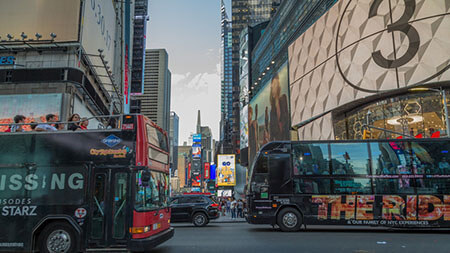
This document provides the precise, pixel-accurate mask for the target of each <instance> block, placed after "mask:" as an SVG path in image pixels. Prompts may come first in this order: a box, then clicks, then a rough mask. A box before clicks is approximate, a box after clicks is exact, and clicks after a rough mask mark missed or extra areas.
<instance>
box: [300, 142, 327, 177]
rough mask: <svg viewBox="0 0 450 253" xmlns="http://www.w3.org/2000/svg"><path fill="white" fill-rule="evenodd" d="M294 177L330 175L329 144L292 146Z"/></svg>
mask: <svg viewBox="0 0 450 253" xmlns="http://www.w3.org/2000/svg"><path fill="white" fill-rule="evenodd" d="M292 159H293V164H294V166H293V169H294V175H329V174H330V170H329V156H328V144H300V143H293V144H292Z"/></svg>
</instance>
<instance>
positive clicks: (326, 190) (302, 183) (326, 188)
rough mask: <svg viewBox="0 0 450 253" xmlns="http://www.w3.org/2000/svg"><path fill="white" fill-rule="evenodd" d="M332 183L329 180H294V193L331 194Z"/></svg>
mask: <svg viewBox="0 0 450 253" xmlns="http://www.w3.org/2000/svg"><path fill="white" fill-rule="evenodd" d="M330 182H331V180H330V179H329V178H312V177H311V178H294V193H296V194H330V193H331V190H330V189H331V183H330Z"/></svg>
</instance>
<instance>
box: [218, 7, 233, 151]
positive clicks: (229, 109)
mask: <svg viewBox="0 0 450 253" xmlns="http://www.w3.org/2000/svg"><path fill="white" fill-rule="evenodd" d="M221 16H222V22H221V25H222V29H221V61H222V69H221V118H220V141H221V143H222V144H224V145H223V146H222V152H231V146H230V144H231V136H232V135H231V132H232V131H231V127H232V125H233V124H232V116H233V115H232V113H233V104H232V103H233V96H232V95H233V94H232V84H233V83H232V65H231V63H232V58H231V57H232V30H231V21H230V20H229V18H228V15H227V12H226V9H225V4H224V2H223V0H221ZM224 146H225V147H224Z"/></svg>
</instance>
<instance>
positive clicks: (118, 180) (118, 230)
mask: <svg viewBox="0 0 450 253" xmlns="http://www.w3.org/2000/svg"><path fill="white" fill-rule="evenodd" d="M127 181H128V179H127V173H116V174H115V180H114V202H113V203H114V205H113V223H114V227H113V237H114V238H115V239H123V238H125V231H126V218H127V217H126V212H125V211H126V203H127Z"/></svg>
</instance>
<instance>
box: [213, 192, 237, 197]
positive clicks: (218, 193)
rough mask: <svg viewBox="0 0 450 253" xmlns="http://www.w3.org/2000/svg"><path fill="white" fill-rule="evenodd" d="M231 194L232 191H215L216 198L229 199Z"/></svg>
mask: <svg viewBox="0 0 450 253" xmlns="http://www.w3.org/2000/svg"><path fill="white" fill-rule="evenodd" d="M232 193H233V191H232V190H217V197H231V196H232V195H233V194H232Z"/></svg>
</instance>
